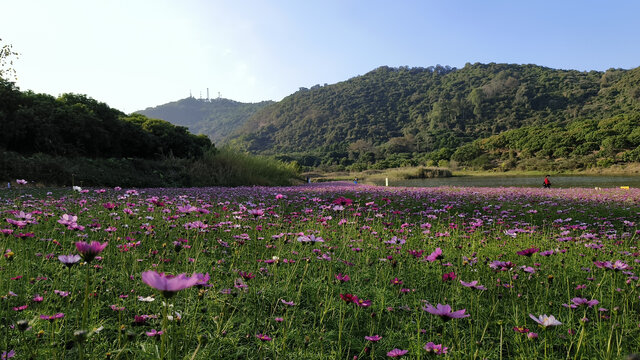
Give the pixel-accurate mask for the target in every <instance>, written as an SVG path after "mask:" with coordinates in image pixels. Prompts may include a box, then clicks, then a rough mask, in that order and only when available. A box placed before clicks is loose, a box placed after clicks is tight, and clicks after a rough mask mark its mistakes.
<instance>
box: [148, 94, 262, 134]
mask: <svg viewBox="0 0 640 360" xmlns="http://www.w3.org/2000/svg"><path fill="white" fill-rule="evenodd" d="M272 103H273V101H263V102H259V103H241V102H237V101H233V100H229V99H222V98H218V99H211V100H205V99H196V98H194V97H188V98H186V99H182V100H178V101H174V102H170V103H168V104H164V105H159V106H156V107H149V108H147V109H145V110H141V111H137V112H136V113H139V114H143V115H145V116H148V117H151V118H156V119H162V120H166V121H169V122H170V123H172V124H175V125H180V126H186V127H187V128H188V129H189V131H190V132H192V133H194V134H204V135H207V136H208V137H209V138H210V139H211V140H212V141H213V142H214V143H216V144H221V143H224V142H225V140H226V139H227V137H228V136H229V135H230V134H231V133H232V132H233V131H235V130H236V129H237V128H239V127H240V126H242V125H243V124H244V123H245V122H246V121H247V119H249V118H250V117H251V115H253V114H255V113H256V111H258V110H260V109H262V108H263V107H265V106H267V105H269V104H272Z"/></svg>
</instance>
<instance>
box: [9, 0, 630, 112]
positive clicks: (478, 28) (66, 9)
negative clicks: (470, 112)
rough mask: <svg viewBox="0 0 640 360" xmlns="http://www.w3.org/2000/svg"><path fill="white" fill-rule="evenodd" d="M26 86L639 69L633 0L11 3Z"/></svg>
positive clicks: (110, 97)
mask: <svg viewBox="0 0 640 360" xmlns="http://www.w3.org/2000/svg"><path fill="white" fill-rule="evenodd" d="M3 13H4V14H3V15H4V16H3V19H2V22H1V23H0V38H1V39H2V43H3V44H11V45H13V50H14V51H16V52H18V53H20V57H19V59H17V60H16V61H15V69H16V71H17V75H18V81H17V85H18V86H19V87H20V89H21V90H23V91H25V90H32V91H34V92H43V93H48V94H51V95H54V96H57V95H59V94H62V93H67V92H72V93H79V94H86V95H88V96H90V97H92V98H94V99H96V100H99V101H102V102H106V103H107V104H108V105H109V106H112V107H115V108H117V109H120V110H122V111H124V112H127V113H130V112H133V111H136V110H143V109H145V108H147V107H151V106H156V105H160V104H164V103H167V102H170V101H176V100H179V99H182V98H185V97H187V96H189V93H190V92H191V93H192V94H193V96H194V97H196V98H197V97H200V96H202V97H206V95H207V93H206V92H207V88H208V89H209V96H210V97H211V98H216V97H217V96H218V93H220V95H221V96H222V97H224V98H228V99H232V100H236V101H242V102H259V101H263V100H276V101H278V100H281V99H282V98H283V97H285V96H287V95H290V94H292V93H293V92H295V91H297V90H298V88H300V87H311V86H313V85H316V84H321V85H322V84H325V83H329V84H332V83H336V82H340V81H344V80H347V79H349V78H351V77H354V76H357V75H362V74H365V73H367V72H369V71H371V70H373V69H375V68H377V67H379V66H383V65H388V66H410V67H428V66H435V65H437V64H441V65H443V66H445V65H449V66H452V67H463V66H464V65H465V63H467V62H470V63H475V62H482V63H489V62H499V63H502V62H504V63H518V64H537V65H542V66H547V67H552V68H560V69H577V70H581V71H588V70H599V71H603V70H606V69H608V68H625V69H629V68H633V67H637V66H638V65H640V60H639V59H640V48H639V47H638V46H637V39H638V38H640V27H638V26H637V20H636V16H637V14H639V13H640V3H637V2H633V1H608V2H604V1H562V2H558V1H536V2H520V1H447V2H443V1H413V0H412V1H393V2H391V1H364V0H358V1H345V0H328V1H280V0H277V1H191V0H187V1H166V0H160V1H158V0H154V1H138V0H127V1H123V0H119V1H75V0H61V1H44V0H38V1H10V2H9V1H6V2H5V4H4V6H3Z"/></svg>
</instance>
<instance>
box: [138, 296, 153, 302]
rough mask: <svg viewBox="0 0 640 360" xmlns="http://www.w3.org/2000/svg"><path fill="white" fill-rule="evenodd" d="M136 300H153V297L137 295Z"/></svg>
mask: <svg viewBox="0 0 640 360" xmlns="http://www.w3.org/2000/svg"><path fill="white" fill-rule="evenodd" d="M138 301H142V302H152V301H155V299H154V298H153V297H151V296H147V297H142V296H138Z"/></svg>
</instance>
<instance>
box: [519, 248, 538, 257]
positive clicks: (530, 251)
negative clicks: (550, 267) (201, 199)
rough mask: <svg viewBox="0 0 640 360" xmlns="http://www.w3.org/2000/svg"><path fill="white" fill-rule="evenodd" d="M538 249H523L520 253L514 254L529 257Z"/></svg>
mask: <svg viewBox="0 0 640 360" xmlns="http://www.w3.org/2000/svg"><path fill="white" fill-rule="evenodd" d="M539 251H540V249H539V248H528V249H524V250H521V251H518V252H516V254H518V255H522V256H531V255H533V254H535V253H537V252H539Z"/></svg>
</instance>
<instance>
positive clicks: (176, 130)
mask: <svg viewBox="0 0 640 360" xmlns="http://www.w3.org/2000/svg"><path fill="white" fill-rule="evenodd" d="M0 165H1V167H0V179H4V180H11V179H18V178H25V179H28V180H29V181H33V182H39V183H42V184H47V185H83V186H85V185H86V186H149V187H162V186H195V185H198V186H205V185H207V186H211V185H228V186H238V185H257V184H260V185H284V184H289V183H290V181H291V180H292V179H293V178H295V176H296V167H295V166H294V165H287V164H284V163H282V162H281V161H277V160H270V159H266V158H262V157H261V158H257V157H251V156H249V155H244V154H239V153H231V152H230V151H229V150H228V149H225V150H224V151H218V150H217V149H216V148H215V147H214V145H213V144H212V143H211V141H210V140H209V139H208V138H207V137H206V136H205V135H198V136H196V135H193V134H191V133H189V132H188V130H187V128H186V127H182V126H174V125H172V124H171V123H169V122H167V121H164V120H159V119H151V118H148V117H146V116H144V115H141V114H131V115H126V114H124V113H122V112H120V111H118V110H116V109H112V108H110V107H109V106H107V105H106V104H104V103H101V102H98V101H96V100H94V99H91V98H89V97H87V96H85V95H76V94H64V95H62V96H60V97H58V98H55V97H53V96H50V95H46V94H35V93H33V92H21V91H19V89H17V88H16V87H15V86H14V84H13V83H11V82H8V81H4V80H1V79H0Z"/></svg>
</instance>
